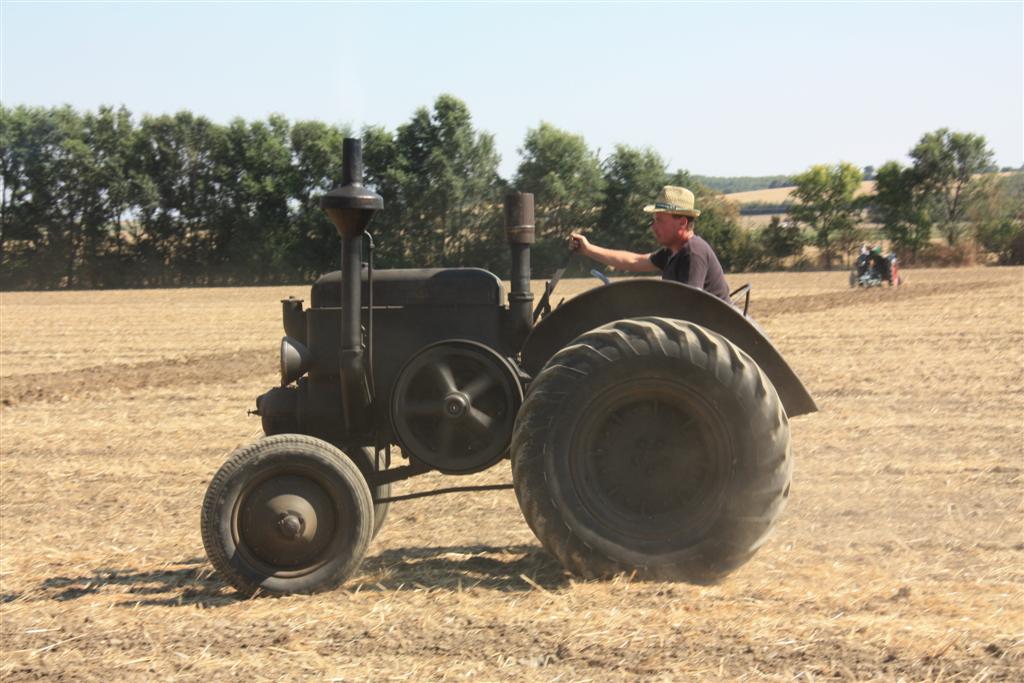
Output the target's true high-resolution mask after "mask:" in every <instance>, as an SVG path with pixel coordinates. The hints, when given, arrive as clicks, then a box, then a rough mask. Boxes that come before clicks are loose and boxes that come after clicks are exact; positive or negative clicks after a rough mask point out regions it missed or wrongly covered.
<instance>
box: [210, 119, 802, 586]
mask: <svg viewBox="0 0 1024 683" xmlns="http://www.w3.org/2000/svg"><path fill="white" fill-rule="evenodd" d="M343 145H344V146H343V156H342V158H343V161H342V184H341V185H339V186H338V187H336V188H334V189H333V190H331V191H330V192H328V193H326V194H325V195H324V196H323V197H322V198H321V201H320V205H321V208H323V209H324V211H325V212H326V213H327V215H328V216H329V217H330V219H331V221H332V222H333V224H334V225H335V227H336V228H337V230H338V233H339V234H340V237H341V255H342V262H341V270H340V271H337V272H333V273H329V274H327V275H324V276H322V277H320V278H319V279H318V280H316V281H315V282H314V283H313V285H312V290H311V293H310V302H309V304H310V305H309V307H308V308H304V307H303V304H304V302H303V301H302V300H301V299H292V298H289V299H286V300H284V301H283V302H282V317H283V325H284V333H285V336H284V338H283V339H282V341H281V347H280V365H281V384H280V386H277V387H274V388H272V389H270V390H269V391H267V392H266V393H264V394H262V395H261V396H259V397H258V398H257V400H256V410H255V411H254V412H255V413H256V414H258V415H259V416H260V419H261V421H262V426H263V431H264V433H265V437H263V438H261V439H259V440H257V441H255V442H254V443H251V444H249V445H246V446H242V447H240V448H239V449H237V450H236V451H235V452H234V453H233V454H232V455H231V456H230V457H229V458H228V459H227V461H226V462H225V463H224V464H223V465H222V466H221V467H220V469H219V471H218V472H217V473H216V475H215V476H214V477H213V478H212V480H211V482H210V484H209V488H208V490H207V492H206V496H205V498H204V501H203V507H202V518H201V529H202V537H203V544H204V546H205V548H206V552H207V554H208V556H209V558H210V561H211V562H212V564H213V566H214V567H215V569H216V570H217V571H218V573H219V574H220V576H221V577H223V579H224V580H225V581H227V582H228V583H229V584H231V585H232V586H233V587H234V588H235V589H237V590H238V591H240V592H241V593H243V594H248V595H252V594H256V593H259V594H278V595H280V594H291V593H313V592H319V591H326V590H331V589H333V588H336V587H338V586H339V585H341V584H342V583H344V582H345V581H346V579H348V578H349V577H350V576H351V575H352V574H353V572H355V571H356V570H357V568H358V567H359V564H360V562H361V561H362V559H363V557H364V555H365V553H366V550H367V546H368V544H369V543H370V541H371V540H372V539H373V537H374V536H375V535H376V534H377V532H378V531H379V530H380V528H381V526H382V525H383V523H384V520H385V517H386V516H387V513H388V507H389V506H390V504H391V503H393V502H395V501H397V500H401V499H407V498H413V497H418V496H424V495H433V494H439V493H449V492H452V491H465V490H479V489H489V488H514V489H515V495H516V497H517V499H518V502H519V506H520V508H521V510H522V512H523V515H524V517H525V518H526V522H527V524H529V526H530V528H531V529H532V530H533V532H534V533H535V534H536V536H537V538H538V539H539V540H540V542H541V544H542V545H543V546H544V548H545V549H546V550H547V551H548V552H550V553H551V555H553V556H554V557H555V558H556V559H557V560H558V561H559V562H560V563H561V564H562V565H563V566H564V568H565V569H566V570H567V571H568V572H571V573H572V574H575V575H578V576H582V577H586V578H604V577H610V576H613V575H616V574H620V573H627V574H630V575H633V576H634V577H636V578H640V579H652V580H683V581H689V582H694V583H712V582H715V581H717V580H719V579H721V578H722V577H724V576H725V575H727V574H728V573H729V572H731V571H733V570H734V569H736V568H737V567H739V566H740V565H742V564H743V563H744V562H746V561H747V560H748V559H749V558H750V557H751V556H752V555H753V554H754V552H756V550H757V549H758V547H760V546H761V545H762V543H763V542H764V540H765V537H766V535H767V534H768V532H769V530H770V529H771V528H772V526H773V525H774V523H775V521H776V520H777V518H778V516H779V514H780V512H781V511H782V510H783V508H784V507H785V504H786V501H787V498H788V496H789V488H790V478H791V471H792V451H791V447H790V431H789V417H792V416H796V415H802V414H806V413H811V412H814V411H815V410H817V408H816V406H815V403H814V400H813V399H812V398H811V396H810V394H809V393H808V392H807V390H806V389H805V388H804V386H803V384H802V383H801V381H800V379H799V378H798V377H797V376H796V374H795V373H794V372H793V370H792V369H791V368H790V367H789V366H788V365H787V363H786V361H785V360H784V359H783V358H782V356H781V354H780V353H779V352H778V351H777V350H776V349H775V347H774V346H773V345H772V344H771V342H770V341H769V340H768V339H767V337H766V336H765V335H764V333H763V332H762V331H761V330H760V328H759V327H758V326H757V325H756V324H755V323H754V322H753V321H752V320H751V319H750V318H749V317H747V315H746V309H745V308H744V309H743V310H741V309H739V308H738V307H737V306H735V305H730V303H728V302H726V301H723V300H721V299H718V298H717V297H715V296H712V295H710V294H708V293H706V292H704V291H701V290H699V289H695V288H692V287H688V286H686V285H683V284H679V283H676V282H670V281H660V280H654V279H647V278H636V279H627V280H622V281H615V282H612V283H610V284H606V285H604V286H598V287H594V288H593V289H590V290H589V291H586V292H584V293H583V294H580V295H579V296H576V297H574V298H572V299H570V300H569V301H567V302H563V303H561V304H560V305H557V306H554V307H552V305H551V294H552V291H553V290H554V286H555V284H557V283H556V282H555V280H556V278H552V281H551V282H549V283H548V286H547V287H546V289H545V293H544V295H543V297H541V300H540V301H539V302H538V305H537V306H536V307H534V300H533V295H532V293H531V291H530V277H531V271H530V245H531V243H533V241H534V203H533V196H532V195H530V194H525V193H513V194H511V195H509V196H508V197H507V198H506V201H505V206H504V210H505V223H506V235H507V238H508V242H509V245H510V249H511V278H510V291H509V292H508V295H507V300H506V294H505V290H504V286H503V284H502V282H501V280H500V279H499V278H498V277H497V276H496V275H495V274H493V273H491V272H488V271H486V270H483V269H479V268H443V269H393V270H389V269H379V270H376V271H375V270H374V269H373V239H372V235H371V234H370V233H369V232H368V231H367V230H366V228H367V225H368V224H369V222H370V220H371V218H372V217H373V215H374V213H375V212H376V211H378V210H380V209H381V208H383V199H382V198H381V197H380V196H379V195H378V194H376V193H375V192H374V191H373V190H372V189H371V188H369V187H366V186H364V185H363V182H362V179H363V165H362V150H361V143H360V141H359V140H356V139H346V140H345V141H344V143H343ZM364 247H365V255H366V256H365V262H364ZM747 297H748V303H749V289H748V290H747ZM394 446H397V447H398V449H400V450H399V454H400V457H401V460H399V459H398V457H397V456H396V457H395V462H392V454H393V451H392V449H393V447H394ZM505 459H510V460H511V475H512V476H511V478H512V484H511V485H509V484H503V485H491V486H455V487H449V488H444V489H435V490H432V491H425V492H414V493H412V494H408V495H404V496H394V497H393V496H392V495H391V484H392V483H394V482H397V481H401V480H406V479H409V478H411V477H415V476H417V475H420V474H423V473H426V472H431V471H437V472H441V473H443V474H446V475H452V476H459V475H466V474H470V473H474V472H480V471H482V470H484V469H486V468H489V467H493V466H495V465H498V464H499V463H501V462H502V461H503V460H505Z"/></svg>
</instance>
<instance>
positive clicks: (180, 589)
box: [2, 557, 240, 607]
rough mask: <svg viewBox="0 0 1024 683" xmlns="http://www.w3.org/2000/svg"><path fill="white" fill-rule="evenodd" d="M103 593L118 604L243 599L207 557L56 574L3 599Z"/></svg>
mask: <svg viewBox="0 0 1024 683" xmlns="http://www.w3.org/2000/svg"><path fill="white" fill-rule="evenodd" d="M100 594H106V595H115V596H117V597H119V598H121V599H120V600H118V604H119V605H120V606H124V607H136V606H139V605H164V606H176V605H198V606H202V607H218V606H222V605H230V604H233V603H235V602H238V600H239V599H240V596H239V595H238V594H237V593H235V592H234V591H233V590H231V587H230V586H228V585H227V584H226V583H225V582H223V581H221V580H220V579H219V578H218V577H217V575H216V574H215V573H214V572H213V569H212V568H211V567H210V564H209V562H207V560H206V558H205V557H192V558H188V559H185V560H179V561H176V562H173V563H170V564H169V566H168V567H167V568H166V569H160V570H154V571H140V570H137V569H118V568H112V567H100V568H97V569H94V570H92V573H90V574H85V575H81V576H54V577H50V578H48V579H45V580H43V581H42V582H41V583H40V584H39V588H38V590H33V591H30V592H28V593H27V594H25V595H16V594H5V595H4V596H3V598H2V599H3V601H4V602H10V601H12V600H17V599H25V600H54V601H56V602H68V601H72V600H79V599H82V598H87V597H89V596H97V595H100Z"/></svg>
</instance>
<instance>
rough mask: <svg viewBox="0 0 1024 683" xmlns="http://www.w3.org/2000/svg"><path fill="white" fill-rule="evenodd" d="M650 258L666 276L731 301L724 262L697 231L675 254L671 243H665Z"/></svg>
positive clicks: (664, 278)
mask: <svg viewBox="0 0 1024 683" xmlns="http://www.w3.org/2000/svg"><path fill="white" fill-rule="evenodd" d="M650 258H651V263H653V264H654V265H655V266H656V267H657V268H659V269H660V270H661V279H662V280H675V281H676V282H682V283H683V284H684V285H690V286H691V287H697V288H698V289H703V290H704V291H705V292H708V293H709V294H714V295H715V296H717V297H718V298H719V299H722V300H723V301H729V285H728V284H726V282H725V273H724V272H723V271H722V264H721V263H719V262H718V257H717V256H715V251H714V249H712V248H711V245H710V244H708V243H707V242H706V241H704V240H703V239H702V238H701V237H699V236H697V235H694V236H693V237H691V238H690V239H689V241H688V242H687V243H686V244H685V245H684V246H683V248H682V249H680V250H679V251H677V252H676V253H675V254H673V253H672V251H671V250H670V249H669V248H668V247H662V248H661V249H659V250H658V251H656V252H654V253H652V254H651V256H650Z"/></svg>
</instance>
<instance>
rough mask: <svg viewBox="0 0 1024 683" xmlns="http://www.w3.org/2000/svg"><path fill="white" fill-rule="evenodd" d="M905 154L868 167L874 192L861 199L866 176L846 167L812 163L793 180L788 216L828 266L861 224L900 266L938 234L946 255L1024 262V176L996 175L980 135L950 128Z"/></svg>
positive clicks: (850, 245) (856, 237) (853, 241)
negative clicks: (904, 158)
mask: <svg viewBox="0 0 1024 683" xmlns="http://www.w3.org/2000/svg"><path fill="white" fill-rule="evenodd" d="M909 156H910V159H911V163H910V165H909V166H904V165H903V164H901V163H899V162H897V161H889V162H887V163H885V164H883V165H882V166H881V167H879V168H878V169H877V171H875V170H874V169H871V171H872V173H871V174H870V175H873V178H874V180H875V189H874V192H873V193H871V194H867V195H863V196H857V194H856V193H857V190H858V188H859V187H860V185H861V180H862V177H864V176H867V175H869V174H868V173H863V174H862V172H861V170H860V169H858V168H857V167H856V166H854V165H853V164H850V163H845V162H843V163H839V164H836V165H833V166H829V165H816V166H813V167H811V168H810V169H808V170H807V171H805V172H804V173H801V174H800V175H798V176H796V177H795V178H794V184H795V186H796V187H795V190H794V192H793V197H794V199H795V200H796V201H795V202H794V204H793V205H792V206H791V207H789V210H788V211H789V216H790V218H791V219H793V220H794V221H796V222H797V223H798V224H801V225H803V226H806V228H807V238H808V241H809V242H810V243H812V244H814V245H815V246H817V247H818V248H819V250H820V253H821V256H822V262H823V264H825V265H826V267H827V266H828V265H830V264H831V263H832V262H833V261H834V259H835V258H836V257H837V256H838V255H839V254H849V253H850V252H851V251H852V250H853V249H854V248H855V247H856V245H857V244H858V243H859V242H861V241H862V240H863V239H864V236H863V232H862V230H861V228H862V226H863V225H864V224H865V223H873V224H875V225H878V226H880V227H881V232H882V236H883V237H885V238H887V239H888V240H889V241H890V242H891V245H892V247H893V249H894V251H895V252H896V253H897V254H899V255H900V257H901V258H903V259H904V260H905V261H909V262H914V261H916V260H917V259H918V258H919V257H921V256H922V254H923V253H925V252H927V251H929V250H932V251H934V250H935V249H936V248H937V245H934V244H932V237H933V236H938V237H941V238H942V239H943V240H944V241H945V245H946V247H947V250H949V249H951V250H953V251H954V252H957V251H958V252H960V253H967V252H970V251H974V250H977V249H978V248H980V249H982V250H984V251H987V252H989V253H992V254H995V255H996V257H997V258H998V260H999V262H1000V263H1007V264H1009V263H1014V264H1020V263H1024V173H1021V172H1011V173H1003V174H1000V173H994V172H993V171H994V167H993V165H992V159H993V153H992V150H991V149H989V147H988V144H987V142H986V140H985V138H984V136H981V135H976V134H973V133H964V132H956V131H950V130H949V129H947V128H940V129H938V130H935V131H932V132H929V133H925V134H924V135H923V136H922V137H921V139H920V140H919V141H918V143H917V144H916V145H915V146H914V147H913V148H911V150H910V153H909Z"/></svg>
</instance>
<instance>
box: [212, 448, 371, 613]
mask: <svg viewBox="0 0 1024 683" xmlns="http://www.w3.org/2000/svg"><path fill="white" fill-rule="evenodd" d="M373 520H374V514H373V499H372V497H371V495H370V489H369V488H368V487H367V485H366V480H365V479H364V478H363V475H362V474H361V473H360V471H359V468H358V467H357V466H356V464H355V463H354V462H352V460H350V459H349V458H348V457H347V456H346V455H345V454H344V453H342V452H341V451H340V450H338V449H337V448H335V447H334V446H332V445H331V444H329V443H327V442H325V441H321V440H319V439H315V438H313V437H310V436H303V435H299V434H281V435H278V436H271V437H267V438H265V439H261V440H260V441H257V442H255V443H253V444H250V445H248V446H244V447H243V448H240V449H239V450H237V451H235V453H233V454H232V455H231V457H230V458H229V459H228V460H227V462H225V463H224V465H223V466H222V467H221V468H220V470H219V471H218V472H217V474H216V475H215V476H214V478H213V481H211V482H210V487H209V488H208V489H207V491H206V497H205V499H204V500H203V512H202V523H201V526H202V533H203V545H204V546H205V547H206V553H207V555H208V556H209V558H210V561H211V562H212V563H213V566H214V567H215V568H216V569H217V571H218V572H219V573H220V575H221V576H222V577H223V578H224V579H225V580H226V581H227V582H228V583H230V584H231V585H232V586H234V587H235V588H236V589H238V590H239V591H240V592H242V593H244V594H247V595H251V594H253V593H256V592H257V591H258V592H262V593H270V594H286V593H315V592H319V591H325V590H331V589H332V588H336V587H337V586H339V585H340V584H341V583H343V582H344V581H345V579H347V578H348V577H349V576H350V575H351V574H352V572H354V571H355V570H356V568H357V567H358V566H359V563H360V562H362V559H363V555H364V554H365V553H366V547H367V545H368V544H369V542H370V538H371V534H372V531H373Z"/></svg>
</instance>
